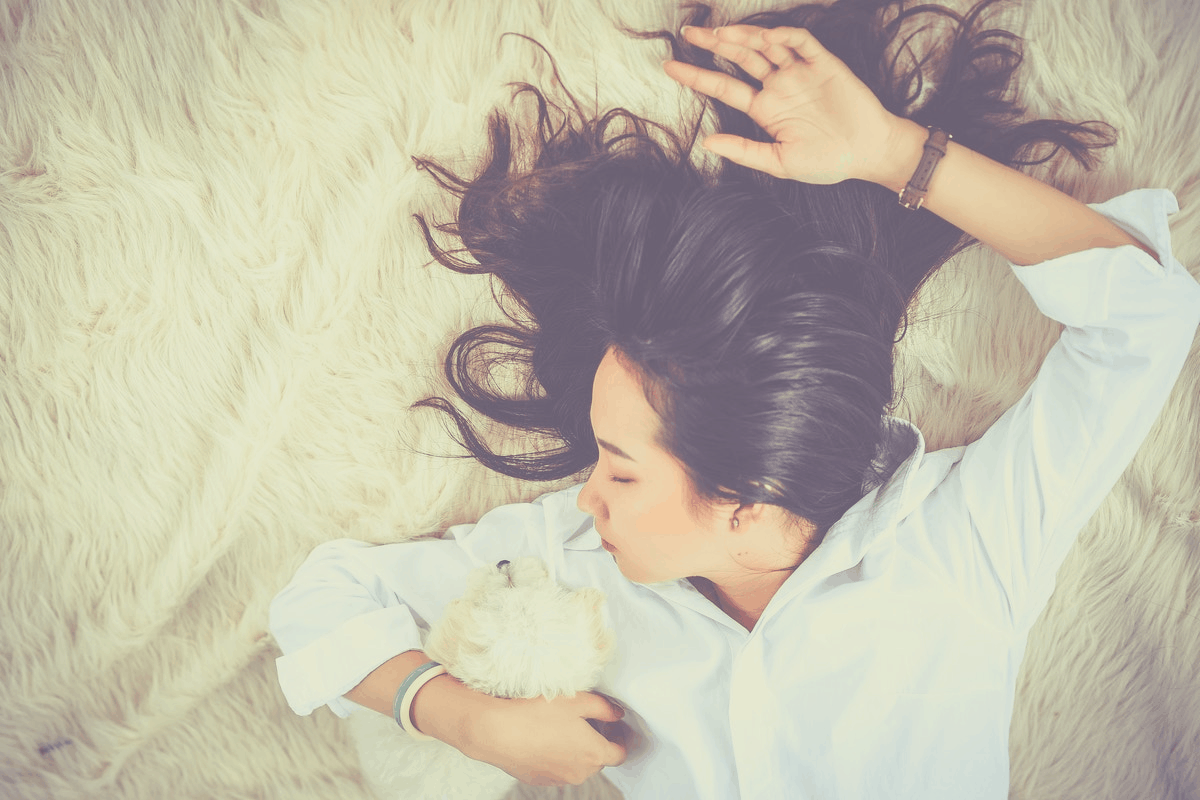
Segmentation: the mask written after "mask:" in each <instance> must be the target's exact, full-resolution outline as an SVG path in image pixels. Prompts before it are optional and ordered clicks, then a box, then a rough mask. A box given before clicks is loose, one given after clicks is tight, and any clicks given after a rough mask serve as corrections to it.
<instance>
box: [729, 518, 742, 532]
mask: <svg viewBox="0 0 1200 800" xmlns="http://www.w3.org/2000/svg"><path fill="white" fill-rule="evenodd" d="M730 524H731V525H733V529H734V530H737V526H738V525H741V524H742V523H741V522H739V521H738V518H737V517H734V518H733V520H732V521H731V522H730Z"/></svg>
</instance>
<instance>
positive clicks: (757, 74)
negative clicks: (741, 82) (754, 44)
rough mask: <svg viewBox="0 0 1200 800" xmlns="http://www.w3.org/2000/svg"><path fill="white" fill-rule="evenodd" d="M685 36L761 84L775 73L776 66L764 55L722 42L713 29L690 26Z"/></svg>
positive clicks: (741, 46)
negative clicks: (725, 59) (735, 65)
mask: <svg viewBox="0 0 1200 800" xmlns="http://www.w3.org/2000/svg"><path fill="white" fill-rule="evenodd" d="M683 36H684V38H685V39H687V40H688V41H689V42H691V43H692V44H694V45H697V46H699V47H703V48H704V49H706V50H711V51H712V52H714V53H716V54H717V55H719V56H721V57H723V58H727V59H729V60H730V61H732V62H734V63H735V64H737V65H738V66H739V67H741V68H742V69H744V70H745V71H746V74H748V75H752V76H754V78H755V79H757V80H758V81H760V82H761V81H764V80H766V78H767V76H768V75H770V74H771V73H772V72H774V71H775V65H774V64H772V63H771V62H770V61H768V60H767V59H766V57H765V56H763V54H762V53H760V52H758V51H757V50H755V49H753V48H750V47H746V46H744V45H740V44H736V43H734V42H724V41H721V39H720V38H719V37H718V36H717V35H716V34H714V33H713V31H712V29H711V28H694V27H691V26H688V27H686V28H684V30H683Z"/></svg>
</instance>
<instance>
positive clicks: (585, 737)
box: [462, 692, 626, 786]
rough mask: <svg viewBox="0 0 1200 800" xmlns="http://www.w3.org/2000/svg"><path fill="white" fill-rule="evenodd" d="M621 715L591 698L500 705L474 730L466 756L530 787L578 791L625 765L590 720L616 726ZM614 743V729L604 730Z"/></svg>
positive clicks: (622, 751)
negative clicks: (608, 769)
mask: <svg viewBox="0 0 1200 800" xmlns="http://www.w3.org/2000/svg"><path fill="white" fill-rule="evenodd" d="M624 713H625V712H624V711H622V710H621V709H620V708H619V707H618V706H616V704H614V703H612V702H610V701H609V700H608V699H607V698H605V697H603V696H601V695H599V694H595V693H593V692H579V693H578V694H576V695H575V696H574V697H558V698H555V699H554V700H546V699H545V698H535V699H532V700H521V699H513V700H500V701H499V702H498V703H492V704H491V705H490V706H489V707H488V708H487V710H486V711H484V712H483V713H481V714H479V716H478V717H477V719H476V720H475V722H474V723H473V725H472V731H471V735H470V739H471V746H470V747H468V748H466V749H463V751H462V752H463V753H465V754H466V755H468V756H470V757H471V758H474V759H475V760H477V761H486V762H487V763H489V764H492V765H494V766H497V767H499V768H500V769H502V770H504V771H505V772H507V773H508V774H509V775H512V776H513V777H514V778H516V779H517V780H519V781H521V782H522V783H526V784H529V785H531V786H564V785H566V784H571V785H574V786H578V785H579V784H582V783H583V782H584V781H586V780H587V779H588V778H590V777H591V776H593V775H595V774H596V773H597V772H599V771H600V770H601V769H602V768H603V767H607V766H612V767H615V766H619V765H621V764H623V763H624V762H625V756H626V748H625V745H624V744H623V743H622V742H620V741H617V742H614V741H610V740H609V739H606V738H605V737H604V736H602V735H601V734H600V733H598V732H597V730H596V727H594V726H593V725H592V724H591V723H590V720H596V721H598V722H600V723H606V722H607V723H615V722H617V721H618V720H619V719H621V717H622V716H624ZM603 727H604V729H605V730H606V731H608V732H609V735H612V736H614V738H619V737H616V736H615V734H616V733H617V731H618V730H619V729H618V728H616V726H611V725H605V726H603Z"/></svg>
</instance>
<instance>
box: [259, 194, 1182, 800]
mask: <svg viewBox="0 0 1200 800" xmlns="http://www.w3.org/2000/svg"><path fill="white" fill-rule="evenodd" d="M1091 207H1092V208H1093V209H1095V210H1096V211H1098V212H1100V213H1102V214H1104V215H1105V216H1106V217H1108V218H1110V219H1112V220H1113V221H1114V222H1115V223H1116V224H1117V225H1119V226H1120V227H1121V228H1123V229H1124V230H1126V231H1127V232H1129V233H1130V234H1131V235H1132V236H1134V237H1136V238H1138V239H1140V240H1141V241H1142V242H1144V243H1145V244H1147V245H1149V246H1150V248H1151V249H1152V250H1154V251H1155V252H1156V253H1157V254H1158V255H1159V259H1160V260H1161V264H1160V263H1158V262H1156V261H1155V260H1154V259H1153V258H1151V257H1150V256H1149V255H1147V254H1146V253H1145V252H1143V251H1142V250H1140V249H1138V248H1136V247H1134V246H1132V245H1126V246H1122V247H1116V248H1094V249H1091V250H1086V251H1082V252H1078V253H1073V254H1070V255H1066V256H1062V257H1060V258H1056V259H1053V260H1049V261H1045V262H1042V263H1041V264H1037V265H1031V266H1015V265H1011V264H1010V266H1011V267H1012V269H1013V271H1014V273H1015V274H1016V276H1017V278H1018V279H1019V280H1020V281H1021V283H1022V284H1023V285H1024V286H1025V288H1026V289H1027V290H1028V291H1029V293H1030V295H1032V297H1033V299H1034V301H1035V302H1036V303H1037V306H1038V308H1039V309H1040V310H1041V311H1042V313H1044V314H1045V315H1046V316H1048V317H1050V318H1051V319H1054V320H1057V321H1059V322H1061V323H1062V324H1063V325H1064V326H1065V328H1064V330H1063V333H1062V335H1061V337H1060V338H1059V340H1058V342H1057V343H1056V344H1055V345H1054V347H1053V349H1052V350H1051V351H1050V352H1049V354H1048V355H1047V356H1046V359H1045V361H1044V363H1043V365H1042V368H1041V370H1040V372H1039V373H1038V375H1037V378H1036V379H1035V380H1034V382H1033V384H1032V385H1031V386H1030V387H1029V389H1028V390H1027V391H1026V393H1025V395H1024V396H1023V397H1022V398H1021V399H1020V401H1018V402H1017V403H1016V405H1014V406H1013V407H1012V408H1010V409H1009V410H1008V411H1007V412H1006V413H1005V414H1004V415H1003V416H1002V417H1001V418H1000V419H999V420H997V421H996V423H995V424H994V425H992V427H991V428H990V429H989V430H988V431H987V432H986V433H985V434H984V435H983V437H982V438H980V439H979V440H978V441H976V442H974V443H972V444H970V445H967V446H962V447H953V448H949V449H945V450H939V451H936V452H932V453H927V452H925V447H924V440H923V438H922V436H921V433H920V431H919V430H917V428H916V427H914V426H913V425H911V424H910V423H908V422H905V421H903V420H899V419H895V418H891V417H889V418H887V421H888V423H889V428H890V435H889V437H888V439H887V441H886V442H885V444H884V446H883V447H882V448H881V450H880V457H881V458H882V459H883V460H884V461H885V462H886V464H887V466H888V468H889V469H891V470H892V472H891V476H890V478H889V479H888V480H887V482H886V483H884V484H883V485H882V486H865V487H864V490H868V489H869V491H865V496H864V497H863V498H862V499H861V500H860V501H859V502H858V503H857V504H856V505H854V506H853V507H852V508H851V509H850V510H849V511H848V512H847V513H846V515H845V516H844V517H843V518H842V519H841V520H840V521H839V522H837V524H835V525H834V526H833V527H832V528H831V529H830V530H829V532H828V534H827V535H826V538H825V540H824V541H823V542H822V543H821V545H820V546H819V547H818V548H817V549H816V550H815V551H814V552H813V553H812V554H811V555H810V556H809V557H808V558H807V559H806V560H805V561H804V562H803V563H801V564H800V567H799V568H798V569H797V570H796V571H795V572H794V573H793V574H792V575H791V576H790V577H789V578H788V579H787V581H786V582H785V583H784V584H783V586H782V587H780V589H779V591H778V592H777V593H776V594H775V596H774V598H773V599H772V600H771V602H770V603H769V605H768V606H767V608H766V609H765V611H764V612H763V614H762V617H761V618H760V619H759V620H758V623H757V624H756V625H755V627H754V629H753V630H752V631H747V630H746V629H745V628H743V627H742V626H741V625H739V624H738V623H736V622H734V621H733V620H732V619H730V618H729V617H728V616H727V615H726V614H725V613H724V612H722V611H721V610H720V609H719V608H718V607H717V606H715V605H714V604H713V603H711V602H710V601H709V600H707V599H706V598H705V597H704V595H702V594H701V593H700V592H699V591H697V590H696V589H695V588H694V587H693V586H692V585H691V583H690V582H689V581H687V580H679V581H673V582H665V583H658V584H650V585H643V584H636V583H632V582H630V581H629V580H628V579H626V578H625V577H624V576H623V575H622V574H621V572H620V570H618V569H617V566H616V564H615V562H614V561H613V558H612V556H610V555H609V554H608V553H607V552H606V551H605V550H603V549H602V548H601V547H600V537H599V534H597V533H596V531H595V529H594V528H593V526H592V518H591V517H590V516H589V515H587V514H584V513H583V512H581V511H579V509H578V508H577V507H576V504H575V500H576V496H577V495H578V493H579V489H580V487H579V486H574V487H571V488H569V489H565V490H563V491H559V492H553V493H549V494H545V495H543V496H541V497H539V498H538V499H537V500H535V501H533V502H531V503H518V504H513V505H506V506H502V507H500V508H497V509H495V510H493V511H491V512H489V513H487V514H485V515H484V516H483V518H482V519H480V520H479V522H478V523H476V524H473V525H456V526H454V527H451V528H450V529H449V530H448V531H446V533H445V534H444V535H443V536H442V538H440V539H421V540H416V541H411V542H402V543H397V544H387V545H375V546H372V545H368V544H367V543H364V542H360V541H355V540H350V539H338V540H335V541H330V542H327V543H325V544H322V545H320V546H319V547H317V548H316V549H314V550H313V551H312V553H311V554H310V555H309V557H308V560H307V561H305V562H304V564H303V566H301V567H300V569H299V570H298V571H297V573H296V575H295V577H294V578H293V579H292V581H291V582H290V583H289V584H288V585H287V587H286V588H284V589H283V591H281V592H280V593H279V595H278V596H276V598H275V599H274V601H273V602H272V604H271V612H270V627H271V631H272V633H273V634H274V636H275V638H276V640H277V641H278V643H279V645H280V647H281V648H282V650H283V653H284V655H283V656H282V657H281V658H279V659H278V661H277V665H278V671H279V683H280V686H281V687H282V689H283V693H284V695H285V696H286V697H287V700H288V703H289V704H290V705H291V707H292V709H293V710H294V711H295V712H296V713H297V714H309V713H311V712H312V711H313V709H315V708H317V707H318V706H321V705H328V706H329V707H330V708H331V709H332V710H333V711H334V713H336V714H337V715H338V716H342V717H345V716H347V715H348V714H349V713H350V711H351V709H353V708H356V706H355V705H354V704H353V703H351V702H350V701H348V700H346V699H344V698H343V697H342V694H343V693H345V692H347V691H349V690H350V689H352V688H353V687H354V686H356V685H357V684H358V683H359V682H360V681H361V680H362V679H363V678H364V677H366V675H368V674H369V673H370V672H371V671H373V670H374V669H375V668H376V667H378V666H379V665H380V664H382V663H383V662H385V661H387V660H388V659H390V658H392V657H393V656H395V655H397V654H399V653H402V652H404V651H406V650H414V649H420V648H421V646H422V632H423V631H426V630H427V629H428V626H429V624H430V623H431V622H432V621H436V620H437V619H438V618H439V617H440V616H441V614H442V613H443V610H444V609H445V608H446V606H447V604H448V603H449V602H450V601H451V600H453V599H455V598H456V597H458V596H459V595H461V594H462V592H463V590H464V587H465V581H466V576H467V574H468V573H469V572H470V571H471V570H472V569H474V568H475V567H477V566H479V565H481V564H494V563H496V562H498V561H501V560H504V559H508V560H513V559H515V558H517V557H519V556H538V557H541V558H543V559H545V560H546V561H548V562H549V563H550V564H551V565H552V567H553V570H554V572H555V574H556V577H557V579H558V581H559V582H560V583H562V584H564V585H566V586H570V587H581V586H595V587H599V588H600V589H602V590H604V591H605V592H606V593H607V595H608V604H607V607H606V613H607V614H608V621H609V623H610V625H611V627H612V628H613V630H614V631H615V633H616V636H617V648H616V656H615V657H614V659H613V661H612V662H611V663H610V665H609V667H608V669H607V670H606V671H605V673H604V675H603V677H602V680H601V681H600V683H599V684H598V685H597V686H596V691H598V692H602V693H604V694H606V695H609V696H611V697H612V698H614V699H615V700H617V701H618V702H619V703H621V705H622V706H624V707H625V709H626V716H625V721H626V722H627V723H629V724H630V725H631V726H632V727H633V728H634V729H635V731H636V732H637V733H638V734H640V738H641V741H640V743H639V744H637V745H635V746H633V747H631V748H630V750H629V754H628V758H627V760H626V762H625V763H624V764H623V765H622V766H619V767H608V768H605V770H604V774H605V776H606V777H608V779H609V780H611V781H612V782H613V783H614V784H615V785H616V786H617V787H618V788H619V789H620V790H621V791H623V792H624V793H625V795H626V796H627V797H629V798H654V800H661V799H662V798H689V799H690V798H711V800H730V799H731V798H783V797H786V798H796V799H797V800H801V799H803V800H809V799H810V798H811V799H812V800H831V799H832V798H888V800H896V799H897V798H921V799H922V800H934V799H935V798H946V800H962V798H966V797H970V798H995V800H1003V799H1004V798H1007V796H1008V785H1009V763H1008V752H1009V751H1008V734H1009V723H1010V720H1011V716H1012V704H1013V695H1014V690H1015V684H1016V678H1017V672H1018V668H1019V667H1020V664H1021V659H1022V656H1023V654H1024V651H1025V643H1026V637H1027V635H1028V633H1029V630H1030V628H1031V627H1032V625H1033V624H1034V622H1035V620H1036V619H1037V617H1038V615H1039V614H1040V613H1041V611H1042V609H1043V608H1044V606H1045V605H1046V603H1047V601H1048V600H1049V598H1050V594H1051V592H1052V591H1053V589H1054V584H1055V576H1056V573H1057V571H1058V568H1059V566H1060V565H1061V564H1062V562H1063V560H1064V559H1065V557H1066V555H1067V552H1068V551H1069V550H1070V548H1071V545H1072V544H1073V543H1074V541H1075V539H1076V536H1077V534H1078V533H1079V531H1080V529H1081V528H1082V527H1083V526H1084V525H1085V524H1086V523H1087V522H1088V520H1089V518H1090V517H1091V516H1092V514H1093V513H1094V512H1095V511H1096V509H1097V508H1098V507H1099V506H1100V503H1101V502H1102V501H1103V499H1104V498H1105V496H1106V495H1107V494H1108V493H1109V492H1110V491H1111V490H1112V488H1113V486H1114V485H1115V484H1116V482H1117V480H1118V478H1119V477H1120V475H1121V473H1122V472H1123V471H1124V470H1125V468H1126V466H1127V465H1128V464H1129V462H1130V461H1131V460H1132V458H1133V456H1134V454H1135V453H1136V451H1137V450H1138V448H1139V446H1140V445H1141V444H1142V442H1143V440H1144V439H1145V437H1146V435H1147V434H1148V433H1149V431H1150V428H1151V426H1152V425H1153V423H1154V421H1155V420H1156V418H1157V417H1158V415H1159V413H1160V412H1161V410H1162V408H1163V405H1164V403H1165V401H1166V399H1167V396H1168V394H1169V393H1170V391H1171V389H1172V387H1173V386H1174V384H1175V382H1176V380H1177V378H1178V376H1179V374H1180V371H1181V370H1182V367H1183V364H1184V359H1185V358H1186V356H1187V354H1188V350H1189V348H1190V347H1191V344H1192V340H1193V337H1194V335H1195V332H1196V328H1197V325H1198V324H1200V284H1197V282H1196V280H1195V279H1194V278H1192V277H1191V276H1190V275H1189V274H1188V273H1187V271H1186V270H1185V269H1184V268H1183V267H1182V265H1180V263H1179V262H1178V261H1177V260H1175V258H1174V257H1173V256H1172V252H1171V242H1170V232H1169V229H1168V227H1167V220H1166V217H1167V215H1168V214H1172V213H1175V212H1176V211H1178V210H1179V206H1178V204H1177V202H1176V200H1175V196H1174V195H1173V194H1172V193H1171V192H1170V191H1168V190H1166V189H1139V190H1134V191H1130V192H1127V193H1125V194H1123V195H1120V196H1118V197H1115V198H1113V199H1112V200H1109V201H1107V202H1105V203H1099V204H1092V205H1091Z"/></svg>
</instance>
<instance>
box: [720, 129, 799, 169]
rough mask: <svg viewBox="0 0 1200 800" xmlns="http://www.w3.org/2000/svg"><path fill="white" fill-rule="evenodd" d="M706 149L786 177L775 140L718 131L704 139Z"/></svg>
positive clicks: (746, 165) (740, 162)
mask: <svg viewBox="0 0 1200 800" xmlns="http://www.w3.org/2000/svg"><path fill="white" fill-rule="evenodd" d="M703 145H704V147H705V149H706V150H710V151H712V152H714V153H716V154H717V155H719V156H721V157H722V158H728V159H729V160H730V161H732V162H734V163H736V164H741V165H742V166H743V167H749V168H750V169H755V170H758V171H759V172H765V173H767V174H768V175H774V176H775V177H776V178H782V177H784V176H783V175H782V174H781V170H780V168H779V152H778V147H779V145H778V144H776V143H774V142H755V141H751V140H750V139H744V138H742V137H741V136H733V135H730V134H727V133H718V134H715V135H713V136H709V137H708V138H707V139H705V140H704V142H703Z"/></svg>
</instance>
